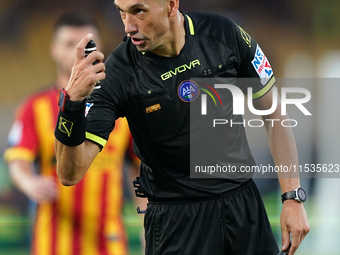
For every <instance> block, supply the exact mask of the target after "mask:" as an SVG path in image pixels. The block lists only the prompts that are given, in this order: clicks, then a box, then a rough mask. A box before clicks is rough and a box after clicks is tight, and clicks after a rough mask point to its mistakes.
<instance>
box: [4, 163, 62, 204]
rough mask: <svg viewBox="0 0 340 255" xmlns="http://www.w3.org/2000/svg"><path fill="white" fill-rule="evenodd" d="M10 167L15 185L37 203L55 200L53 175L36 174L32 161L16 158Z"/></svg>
mask: <svg viewBox="0 0 340 255" xmlns="http://www.w3.org/2000/svg"><path fill="white" fill-rule="evenodd" d="M8 168H9V173H10V176H11V179H12V181H13V183H14V185H15V186H16V187H17V188H18V189H19V190H20V191H22V192H23V193H24V194H25V195H26V196H27V197H29V198H30V199H31V200H33V201H34V202H37V203H41V202H49V201H54V200H55V198H56V196H57V189H56V183H55V181H54V180H53V178H52V177H48V176H42V175H36V174H34V172H33V163H32V162H30V161H28V160H24V159H14V160H11V161H10V162H9V163H8Z"/></svg>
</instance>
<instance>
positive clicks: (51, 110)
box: [4, 88, 131, 255]
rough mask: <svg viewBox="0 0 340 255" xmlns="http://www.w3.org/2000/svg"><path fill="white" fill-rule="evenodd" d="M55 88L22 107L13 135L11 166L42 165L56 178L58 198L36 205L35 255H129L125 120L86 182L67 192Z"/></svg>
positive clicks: (43, 171) (45, 172)
mask: <svg viewBox="0 0 340 255" xmlns="http://www.w3.org/2000/svg"><path fill="white" fill-rule="evenodd" d="M58 95H59V92H58V90H57V89H56V88H51V89H48V90H44V91H43V92H40V93H37V94H35V95H33V96H31V97H30V98H29V99H28V100H26V102H25V103H24V104H23V105H22V106H21V107H20V108H19V110H18V112H17V115H16V118H15V121H14V124H13V126H12V129H11V132H10V134H9V144H10V148H9V149H7V150H6V152H5V154H4V157H5V160H6V161H12V160H15V159H23V160H28V161H30V162H33V161H35V160H38V163H39V173H40V174H42V175H45V176H52V177H54V178H55V181H56V183H57V184H58V198H57V200H56V201H55V202H53V203H41V204H38V206H37V211H36V217H35V224H34V231H33V238H32V254H33V255H52V254H53V255H105V254H107V255H124V254H127V242H126V235H125V231H124V228H123V224H122V218H121V210H122V202H123V201H122V199H123V187H122V186H123V180H122V179H123V172H122V165H123V160H124V156H125V154H126V151H127V149H128V148H129V145H130V144H131V135H130V131H129V129H128V124H127V121H126V120H125V119H119V120H117V121H116V124H115V129H114V131H113V132H112V134H111V135H110V138H109V141H108V143H107V144H106V146H105V147H104V148H103V150H102V151H101V152H100V153H99V154H98V156H97V157H96V159H95V161H94V162H93V164H92V165H91V167H90V169H89V170H88V172H87V173H86V175H85V177H84V178H83V180H82V181H81V182H79V183H78V184H77V185H75V186H72V187H64V186H62V185H61V184H60V182H59V180H58V179H57V176H56V160H55V153H54V135H53V132H54V127H55V125H56V120H57V115H58V111H59V108H58V106H57V100H58Z"/></svg>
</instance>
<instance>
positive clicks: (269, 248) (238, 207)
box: [144, 180, 279, 255]
mask: <svg viewBox="0 0 340 255" xmlns="http://www.w3.org/2000/svg"><path fill="white" fill-rule="evenodd" d="M144 226H145V239H146V253H145V254H146V255H195V254H199V255H222V254H223V255H224V254H228V255H277V253H278V252H279V249H278V246H277V243H276V241H275V238H274V235H273V232H272V229H271V226H270V224H269V221H268V217H267V214H266V211H265V208H264V205H263V202H262V199H261V197H260V194H259V192H258V190H257V187H256V185H255V183H254V182H253V181H252V180H251V181H250V182H249V183H248V184H247V185H245V186H244V187H242V188H240V189H238V190H236V191H234V192H232V193H229V194H228V195H225V196H222V197H219V198H214V199H210V200H205V201H199V202H178V203H174V202H171V203H170V202H169V203H154V202H150V203H149V204H148V207H147V210H146V214H145V219H144Z"/></svg>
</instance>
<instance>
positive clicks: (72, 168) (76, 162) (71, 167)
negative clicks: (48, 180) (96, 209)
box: [55, 139, 99, 186]
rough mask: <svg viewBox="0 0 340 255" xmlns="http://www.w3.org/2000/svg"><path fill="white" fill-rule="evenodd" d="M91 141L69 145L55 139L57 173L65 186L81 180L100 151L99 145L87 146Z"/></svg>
mask: <svg viewBox="0 0 340 255" xmlns="http://www.w3.org/2000/svg"><path fill="white" fill-rule="evenodd" d="M89 143H91V142H88V141H85V142H83V143H82V144H80V145H78V146H67V145H64V144H62V143H61V142H59V141H58V140H57V139H55V152H56V159H57V175H58V178H59V180H60V182H61V183H62V184H63V185H64V186H72V185H75V184H77V183H78V182H80V181H81V179H82V178H83V177H84V175H85V174H86V172H87V170H88V168H89V167H90V165H91V163H92V161H93V159H94V158H95V156H96V155H97V153H98V152H99V148H98V147H97V146H95V145H94V146H95V147H93V145H92V146H87V145H88V144H89ZM88 147H90V148H92V149H88ZM96 147H97V149H96ZM96 150H97V153H96Z"/></svg>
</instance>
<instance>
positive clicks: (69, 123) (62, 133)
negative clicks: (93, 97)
mask: <svg viewBox="0 0 340 255" xmlns="http://www.w3.org/2000/svg"><path fill="white" fill-rule="evenodd" d="M86 124H87V120H86V117H85V101H84V107H83V108H82V109H81V110H77V111H64V112H62V111H59V115H58V120H57V125H56V127H55V130H54V136H55V138H56V139H57V140H58V141H59V142H61V143H62V144H65V145H67V146H77V145H80V144H82V143H83V142H84V141H85V130H86Z"/></svg>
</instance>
